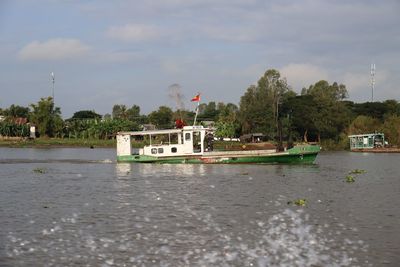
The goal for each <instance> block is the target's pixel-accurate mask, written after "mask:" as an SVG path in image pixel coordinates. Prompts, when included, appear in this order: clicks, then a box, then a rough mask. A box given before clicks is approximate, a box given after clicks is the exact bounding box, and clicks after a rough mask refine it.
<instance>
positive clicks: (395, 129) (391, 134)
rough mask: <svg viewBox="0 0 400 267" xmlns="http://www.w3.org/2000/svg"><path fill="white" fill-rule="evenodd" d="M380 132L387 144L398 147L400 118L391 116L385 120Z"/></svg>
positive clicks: (399, 144) (399, 145)
mask: <svg viewBox="0 0 400 267" xmlns="http://www.w3.org/2000/svg"><path fill="white" fill-rule="evenodd" d="M382 132H383V133H384V134H385V138H386V139H387V140H388V141H389V144H391V145H396V146H398V147H400V117H399V116H397V115H391V116H389V117H388V118H386V120H385V122H384V123H383V125H382Z"/></svg>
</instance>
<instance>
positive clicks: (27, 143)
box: [0, 138, 116, 148]
mask: <svg viewBox="0 0 400 267" xmlns="http://www.w3.org/2000/svg"><path fill="white" fill-rule="evenodd" d="M0 146H1V147H38V148H46V147H91V148H94V147H115V146H116V141H115V140H114V139H109V140H100V139H72V138H71V139H69V138H36V139H27V138H24V139H22V138H19V139H17V138H3V139H0Z"/></svg>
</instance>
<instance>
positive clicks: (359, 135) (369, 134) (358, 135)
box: [348, 133, 384, 138]
mask: <svg viewBox="0 0 400 267" xmlns="http://www.w3.org/2000/svg"><path fill="white" fill-rule="evenodd" d="M375 135H382V136H384V134H383V133H368V134H354V135H349V136H348V137H349V138H351V137H364V136H375Z"/></svg>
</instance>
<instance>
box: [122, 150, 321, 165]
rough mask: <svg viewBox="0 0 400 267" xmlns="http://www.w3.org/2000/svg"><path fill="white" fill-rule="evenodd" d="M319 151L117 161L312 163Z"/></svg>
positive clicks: (130, 157)
mask: <svg viewBox="0 0 400 267" xmlns="http://www.w3.org/2000/svg"><path fill="white" fill-rule="evenodd" d="M318 152H319V147H317V146H302V147H296V148H292V149H289V150H288V151H285V152H271V151H265V152H259V151H246V152H240V151H237V152H235V151H230V152H220V153H218V152H212V153H204V154H203V155H188V156H174V157H153V156H146V155H126V156H118V157H117V160H118V162H136V163H170V164H180V163H189V164H312V163H314V161H315V159H316V157H317V155H318Z"/></svg>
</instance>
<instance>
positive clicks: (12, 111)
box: [3, 104, 29, 118]
mask: <svg viewBox="0 0 400 267" xmlns="http://www.w3.org/2000/svg"><path fill="white" fill-rule="evenodd" d="M3 113H4V115H5V116H7V117H11V118H28V114H29V108H27V107H22V106H18V105H14V104H12V105H11V106H10V107H9V108H8V109H6V110H4V111H3Z"/></svg>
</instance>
